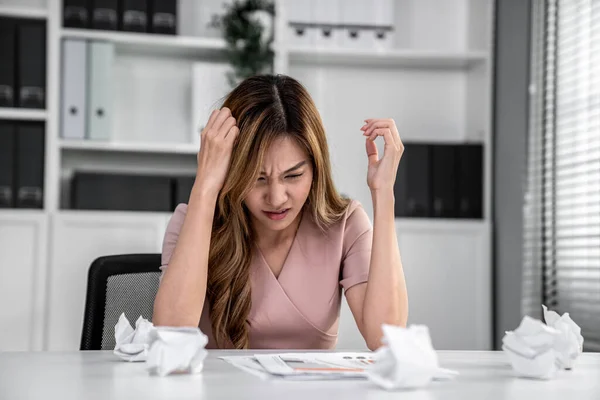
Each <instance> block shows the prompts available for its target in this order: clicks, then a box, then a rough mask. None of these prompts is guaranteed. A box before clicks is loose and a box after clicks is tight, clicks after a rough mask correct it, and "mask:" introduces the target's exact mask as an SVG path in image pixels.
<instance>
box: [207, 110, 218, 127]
mask: <svg viewBox="0 0 600 400" xmlns="http://www.w3.org/2000/svg"><path fill="white" fill-rule="evenodd" d="M219 111H220V110H213V112H211V113H210V117H209V118H208V122H207V123H206V126H205V129H210V128H212V126H213V124H214V123H215V120H216V119H217V115H219Z"/></svg>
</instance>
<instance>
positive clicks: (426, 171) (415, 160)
mask: <svg viewBox="0 0 600 400" xmlns="http://www.w3.org/2000/svg"><path fill="white" fill-rule="evenodd" d="M430 186H431V183H430V151H429V146H428V145H426V144H417V143H410V144H405V146H404V154H403V155H402V161H400V167H399V168H398V176H397V178H396V185H395V188H394V191H395V198H396V204H395V213H396V216H398V217H429V216H430V214H431V209H430V193H431V190H430Z"/></svg>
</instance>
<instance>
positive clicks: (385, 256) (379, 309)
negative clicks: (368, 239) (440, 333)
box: [362, 191, 408, 348]
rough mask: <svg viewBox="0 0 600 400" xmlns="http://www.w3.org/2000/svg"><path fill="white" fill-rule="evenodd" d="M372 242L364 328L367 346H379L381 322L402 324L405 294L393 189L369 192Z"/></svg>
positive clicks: (406, 301)
mask: <svg viewBox="0 0 600 400" xmlns="http://www.w3.org/2000/svg"><path fill="white" fill-rule="evenodd" d="M372 198H373V210H374V211H373V213H374V219H373V245H372V249H371V263H370V268H369V280H368V283H367V289H366V293H365V300H364V304H363V312H362V316H363V327H364V330H365V334H366V339H367V342H368V343H369V347H371V348H375V347H379V343H380V339H381V337H382V331H381V324H384V323H386V324H393V325H401V326H405V325H406V321H407V319H408V296H407V291H406V282H405V280H404V272H403V269H402V261H401V258H400V250H399V248H398V239H397V236H396V226H395V218H394V195H393V193H392V192H377V191H374V192H372Z"/></svg>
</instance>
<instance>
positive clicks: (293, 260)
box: [161, 200, 373, 349]
mask: <svg viewBox="0 0 600 400" xmlns="http://www.w3.org/2000/svg"><path fill="white" fill-rule="evenodd" d="M186 212H187V205H186V204H179V205H178V206H177V208H176V209H175V212H174V214H173V216H172V217H171V220H170V222H169V225H168V227H167V230H166V233H165V237H164V242H163V251H162V264H163V265H162V267H161V270H163V271H164V269H165V268H167V266H168V264H169V261H170V259H171V255H172V254H173V250H174V249H175V245H176V243H177V238H178V236H179V231H180V230H181V226H182V224H183V221H184V219H185V216H186ZM372 238H373V229H372V226H371V222H370V220H369V217H368V216H367V214H366V212H365V210H364V209H363V207H362V206H361V205H360V203H359V202H357V201H354V200H353V201H352V202H351V203H350V205H349V207H348V210H347V211H346V214H345V215H344V217H343V218H342V219H341V220H340V221H339V222H337V223H335V224H334V225H332V226H330V227H329V228H328V230H327V232H326V233H325V234H324V233H323V232H322V231H321V230H320V229H319V228H318V227H317V226H316V224H315V223H314V221H313V219H312V217H311V215H310V213H309V212H308V211H306V210H305V211H304V214H303V216H302V220H301V221H300V226H299V227H298V231H297V233H296V237H295V239H294V241H293V243H292V246H291V248H290V251H289V253H288V256H287V258H286V260H285V262H284V264H283V268H282V270H281V272H280V274H279V277H275V275H274V274H273V272H272V271H271V269H270V268H269V266H268V264H267V262H266V261H265V259H264V257H263V256H262V254H261V252H260V251H255V254H254V257H253V260H252V262H251V265H250V269H251V270H250V283H251V287H252V308H251V310H250V314H249V317H248V321H249V322H250V328H249V329H250V330H249V342H250V343H249V347H250V348H252V349H333V348H334V347H335V345H336V342H337V335H338V321H339V315H340V304H341V288H342V287H343V288H344V289H345V290H348V289H349V288H351V287H352V286H354V285H357V284H359V283H363V282H366V281H367V279H368V276H369V263H370V259H371V241H372ZM257 250H258V249H257ZM199 326H200V329H201V330H202V332H203V333H204V334H206V335H207V336H208V338H209V341H208V345H207V348H216V342H215V340H214V337H213V335H212V329H211V322H210V317H209V315H208V307H206V304H205V307H204V309H203V311H202V316H201V318H200V325H199Z"/></svg>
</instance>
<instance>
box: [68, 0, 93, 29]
mask: <svg viewBox="0 0 600 400" xmlns="http://www.w3.org/2000/svg"><path fill="white" fill-rule="evenodd" d="M90 21H91V17H90V0H63V26H64V27H65V28H88V27H89V26H90Z"/></svg>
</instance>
